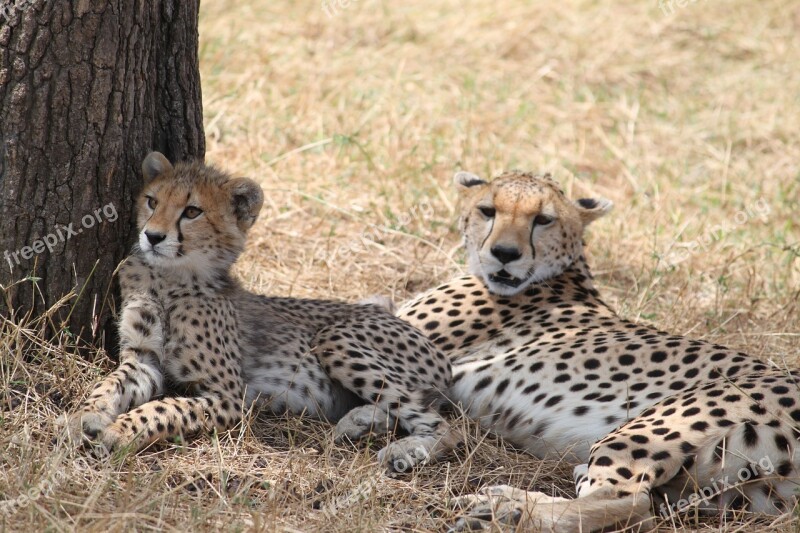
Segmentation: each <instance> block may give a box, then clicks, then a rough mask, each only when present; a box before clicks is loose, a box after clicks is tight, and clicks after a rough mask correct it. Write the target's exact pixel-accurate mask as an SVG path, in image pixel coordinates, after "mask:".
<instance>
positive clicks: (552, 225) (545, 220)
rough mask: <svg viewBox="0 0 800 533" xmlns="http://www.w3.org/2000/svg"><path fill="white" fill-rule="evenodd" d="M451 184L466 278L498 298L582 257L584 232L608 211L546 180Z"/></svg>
mask: <svg viewBox="0 0 800 533" xmlns="http://www.w3.org/2000/svg"><path fill="white" fill-rule="evenodd" d="M454 182H455V185H456V187H457V188H458V191H459V193H460V195H461V198H462V204H463V208H462V212H461V219H460V222H459V226H460V229H461V232H462V235H463V237H464V245H465V247H466V249H467V256H468V263H469V269H470V272H472V274H474V275H476V276H479V277H481V278H482V279H483V280H484V283H486V285H487V287H488V288H489V291H490V292H492V293H494V294H498V295H501V296H511V295H514V294H517V293H519V292H521V291H522V290H524V289H525V288H526V287H528V286H529V285H531V284H533V283H537V282H540V281H543V280H546V279H549V278H552V277H554V276H557V275H559V274H561V273H562V272H564V270H565V269H566V268H567V267H569V266H570V265H571V264H572V262H573V261H575V260H576V259H577V258H578V257H580V256H581V254H582V253H583V230H584V228H585V227H586V226H587V225H588V224H589V223H591V222H592V221H594V220H596V219H597V218H599V217H601V216H602V215H604V214H606V213H607V212H608V211H609V210H610V209H611V205H612V204H611V202H610V201H608V200H604V199H597V200H595V199H590V198H584V199H581V200H576V201H574V202H573V201H571V200H569V199H567V197H566V196H565V195H564V193H563V191H562V190H561V189H560V188H559V186H558V184H557V183H556V182H555V181H554V180H553V179H552V178H551V177H550V176H549V175H544V176H539V175H533V174H529V173H525V172H519V171H510V172H506V173H504V174H501V175H500V176H498V177H497V178H496V179H494V180H493V181H491V182H487V181H485V180H483V179H481V178H479V177H478V176H476V175H475V174H470V173H468V172H459V173H457V174H456V175H455V177H454Z"/></svg>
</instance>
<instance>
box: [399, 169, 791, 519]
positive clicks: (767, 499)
mask: <svg viewBox="0 0 800 533" xmlns="http://www.w3.org/2000/svg"><path fill="white" fill-rule="evenodd" d="M454 181H455V185H456V187H457V189H458V191H459V194H460V197H461V200H462V204H463V209H462V211H461V218H460V222H459V227H460V230H461V232H462V235H463V239H464V245H465V247H466V252H467V261H468V266H469V270H470V272H471V275H469V276H463V277H458V278H456V279H454V280H452V281H450V282H449V283H445V284H444V285H442V286H440V287H437V288H434V289H432V290H430V291H428V292H425V293H423V294H421V295H419V296H418V297H416V298H414V299H413V300H411V301H410V302H407V303H406V304H404V305H403V306H401V307H400V308H399V309H398V311H397V316H399V317H401V318H403V319H404V320H407V321H408V322H409V323H411V324H413V325H415V326H416V327H418V328H419V329H420V330H422V331H423V332H424V333H425V334H427V335H428V337H429V338H430V339H431V341H433V344H434V345H436V346H437V347H438V348H440V349H441V350H442V351H443V352H444V353H445V354H447V355H448V356H449V357H450V359H451V361H452V365H453V382H452V384H451V386H450V388H449V390H448V393H447V395H448V396H449V398H450V399H451V400H452V401H453V402H454V403H457V404H460V405H461V406H462V408H463V410H464V412H465V413H466V414H467V415H468V416H469V417H470V418H472V419H474V420H477V421H479V423H480V424H481V425H482V426H483V427H485V428H487V429H489V430H491V431H493V432H495V433H496V434H498V435H501V436H502V437H504V438H505V439H506V440H507V441H509V442H511V443H513V444H515V445H517V446H519V447H521V448H523V449H524V450H526V451H528V452H530V453H532V454H533V455H535V456H538V457H542V458H544V457H553V456H558V457H565V458H573V459H575V462H576V463H581V464H579V465H578V466H577V467H576V468H575V471H574V477H575V482H576V489H577V496H578V497H577V498H576V499H573V500H569V499H563V498H553V497H550V496H547V495H545V494H543V493H539V492H527V491H523V490H519V489H515V488H512V487H508V486H499V487H488V488H486V489H484V490H482V491H481V492H479V493H478V494H477V495H467V496H461V497H459V498H456V499H455V500H454V502H453V504H454V505H455V506H456V507H457V508H459V509H461V510H462V511H464V512H465V516H463V517H462V518H461V519H460V520H459V521H458V523H457V524H456V526H455V529H456V530H464V529H469V528H471V527H475V526H480V525H486V523H487V522H486V521H488V520H491V519H494V520H498V521H499V522H501V523H505V524H508V525H514V524H516V525H518V526H520V527H521V528H522V529H531V528H534V529H535V528H542V529H545V530H548V531H550V530H552V531H564V532H570V531H578V530H579V529H580V530H582V531H594V530H597V529H602V528H606V527H616V526H626V525H627V526H635V527H637V528H640V529H642V530H647V529H650V528H652V527H653V526H654V524H655V523H656V520H655V515H654V514H653V507H654V506H655V508H657V509H659V513H660V514H662V515H664V516H667V515H669V514H671V513H672V512H675V511H683V510H685V509H700V510H701V511H708V512H711V511H718V512H721V511H722V510H724V509H725V508H728V507H733V506H737V505H738V506H744V507H746V508H747V509H749V510H751V511H756V512H763V513H771V514H778V513H781V512H784V511H787V510H789V509H790V508H791V505H793V503H794V501H795V500H794V498H795V496H796V493H797V489H798V483H799V482H800V476H799V475H798V468H800V452H797V451H796V450H797V448H798V436H799V435H800V401H799V400H800V394H799V393H798V392H799V390H800V389H799V388H798V383H799V382H800V372H797V371H795V370H789V369H786V368H781V367H779V366H778V365H776V364H771V363H770V364H768V363H767V362H763V361H760V360H758V359H755V358H753V357H751V356H748V355H746V354H744V353H739V352H736V351H733V350H730V349H728V348H725V347H723V346H719V345H716V344H711V343H708V342H703V341H699V340H691V339H687V338H685V337H681V336H678V335H671V334H669V333H665V332H663V331H659V330H657V329H654V328H652V327H649V326H646V325H641V324H636V323H633V322H631V321H629V320H626V319H624V318H621V317H619V316H618V315H617V314H616V313H615V312H614V311H613V310H612V309H611V308H610V307H609V306H608V305H606V304H605V303H604V302H603V300H602V299H601V298H600V295H599V293H598V291H597V290H596V289H595V287H594V286H593V283H592V275H591V272H590V270H589V267H588V265H587V262H586V259H585V257H584V252H583V233H584V229H585V227H586V226H587V225H588V224H590V223H591V222H593V221H594V220H596V219H598V218H599V217H601V216H603V215H604V214H606V213H607V212H608V211H609V210H610V209H611V206H612V205H611V202H609V201H607V200H603V199H589V198H584V199H579V200H577V201H571V200H569V199H567V197H566V196H565V194H564V193H563V191H562V190H561V189H560V187H559V186H558V184H557V183H556V182H555V181H554V180H553V179H552V178H551V177H550V176H548V175H533V174H530V173H525V172H519V171H512V172H507V173H504V174H502V175H500V176H499V177H497V178H496V179H494V180H493V181H491V182H487V181H485V180H483V179H481V178H480V177H478V176H476V175H474V174H470V173H466V172H460V173H458V174H456V176H455V178H454ZM745 471H748V472H749V475H748V478H747V480H743V479H739V478H737V476H738V474H739V473H740V472H745ZM742 476H744V474H742ZM720 480H724V481H725V483H722V482H721V481H720ZM745 481H746V482H745ZM726 483H727V484H726ZM709 487H713V490H712V489H709ZM665 511H666V512H665Z"/></svg>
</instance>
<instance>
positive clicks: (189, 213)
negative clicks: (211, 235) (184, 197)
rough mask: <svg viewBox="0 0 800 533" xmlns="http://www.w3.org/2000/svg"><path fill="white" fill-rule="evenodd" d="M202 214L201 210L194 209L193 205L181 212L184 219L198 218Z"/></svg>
mask: <svg viewBox="0 0 800 533" xmlns="http://www.w3.org/2000/svg"><path fill="white" fill-rule="evenodd" d="M202 213H203V210H202V209H200V208H199V207H195V206H193V205H190V206H188V207H187V208H186V209H184V210H183V215H181V216H183V217H184V218H188V219H193V218H197V217H199V216H200V215H201V214H202Z"/></svg>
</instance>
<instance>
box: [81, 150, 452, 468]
mask: <svg viewBox="0 0 800 533" xmlns="http://www.w3.org/2000/svg"><path fill="white" fill-rule="evenodd" d="M142 170H143V174H144V179H145V185H144V190H143V192H142V194H141V196H140V197H139V200H138V206H137V210H138V211H137V218H138V229H139V241H138V243H137V244H136V245H135V246H134V248H133V252H132V254H131V255H130V257H128V258H127V260H126V261H125V262H124V265H123V266H122V267H121V269H120V272H119V280H120V286H121V289H122V298H123V306H122V316H121V321H120V325H119V332H120V343H121V353H120V365H119V367H118V368H117V370H115V371H114V372H113V373H112V374H110V375H109V376H108V377H106V378H105V379H104V380H103V381H102V382H100V383H98V384H97V386H96V387H95V388H94V391H93V392H92V393H91V395H90V396H89V398H88V399H87V400H86V401H85V403H84V404H83V405H82V407H81V408H80V409H79V410H78V411H77V412H76V413H74V414H72V415H71V416H70V417H68V428H69V429H70V432H71V434H72V436H73V438H75V437H77V438H79V439H84V438H86V439H90V440H94V441H99V443H101V444H103V445H104V446H105V447H106V448H109V449H113V448H118V447H131V448H133V449H140V448H142V447H144V446H147V445H148V444H150V443H153V442H155V441H157V440H160V439H166V438H170V437H175V436H179V435H188V434H190V433H194V432H197V431H200V430H210V429H213V428H216V429H218V430H225V429H229V428H231V427H232V426H234V425H235V424H236V423H237V422H238V421H239V420H240V419H241V417H242V412H243V409H245V408H246V406H247V405H249V404H251V403H252V402H256V401H257V402H260V403H262V404H264V405H266V406H267V407H268V408H270V409H271V410H273V411H276V412H285V411H289V412H292V413H304V414H306V415H311V416H317V417H322V418H326V419H329V420H338V421H339V423H338V425H337V429H336V434H337V436H339V437H342V436H348V437H352V438H357V437H359V436H360V434H361V432H363V431H365V426H364V424H365V423H364V420H365V419H369V420H372V416H373V413H374V412H376V411H380V412H386V413H387V416H388V415H391V417H392V419H393V420H395V419H396V420H397V421H398V422H399V425H400V426H401V427H402V428H404V429H405V430H407V431H408V433H409V436H407V437H405V438H402V439H400V440H397V441H394V442H391V443H390V444H389V445H388V446H387V447H386V448H384V449H383V450H381V451H380V452H379V454H378V456H379V459H380V460H381V461H384V462H386V463H388V465H389V467H390V468H395V469H405V468H408V467H411V466H414V465H415V464H417V463H418V462H420V461H421V460H422V459H425V458H431V457H432V458H435V457H437V456H439V455H441V454H442V453H444V452H445V451H446V450H447V449H448V448H450V447H451V446H453V445H454V443H455V441H456V440H457V439H456V436H455V434H454V432H453V431H451V429H450V428H449V426H448V424H447V422H446V421H445V420H444V419H443V418H442V417H441V416H440V415H439V414H438V413H437V412H436V411H435V410H434V409H432V407H431V405H432V403H433V402H434V401H435V400H436V397H437V395H439V394H440V391H442V390H444V389H445V388H446V387H447V386H448V385H449V382H450V378H451V370H450V364H449V361H448V359H447V358H446V357H445V356H444V355H443V354H442V353H441V352H440V351H439V350H438V349H437V348H435V347H434V346H433V345H432V344H431V342H430V341H429V340H428V339H427V338H426V337H425V336H424V335H422V334H421V333H419V332H418V331H417V330H416V329H415V328H413V327H412V326H410V325H409V324H407V323H406V322H404V321H402V320H400V319H399V318H396V317H394V316H392V315H391V314H389V313H387V312H385V311H384V310H382V309H380V308H379V307H378V306H376V305H356V304H345V303H339V302H333V301H319V300H301V299H292V298H270V297H267V296H262V295H258V294H253V293H250V292H248V291H246V290H244V289H243V288H242V287H241V286H240V285H239V282H238V281H237V280H236V279H235V278H234V277H233V276H232V275H231V267H232V265H233V263H234V262H235V261H236V259H237V258H238V257H239V255H240V254H241V252H242V250H243V249H244V245H245V239H246V234H247V232H248V230H249V229H250V227H251V226H252V225H253V223H254V222H255V220H256V217H257V216H258V213H259V211H260V210H261V206H262V203H263V193H262V191H261V188H260V187H259V186H258V185H257V184H256V183H255V182H253V181H251V180H249V179H247V178H230V177H229V176H228V175H227V174H225V173H223V172H221V171H219V170H217V169H215V168H213V167H210V166H204V165H203V164H201V163H197V162H194V163H178V164H176V165H175V166H173V165H172V164H170V162H169V161H168V160H167V159H166V158H165V157H164V156H163V155H161V154H160V153H157V152H154V153H151V154H150V155H148V156H147V158H146V159H145V160H144V162H143V164H142ZM164 393H166V396H165V397H163V398H160V399H156V398H157V397H159V396H161V395H162V394H164Z"/></svg>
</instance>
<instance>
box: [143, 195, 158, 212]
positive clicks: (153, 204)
mask: <svg viewBox="0 0 800 533" xmlns="http://www.w3.org/2000/svg"><path fill="white" fill-rule="evenodd" d="M146 198H147V207H149V208H150V209H153V210H155V208H156V206H157V205H158V200H156V199H155V198H153V197H152V196H147V197H146Z"/></svg>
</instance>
